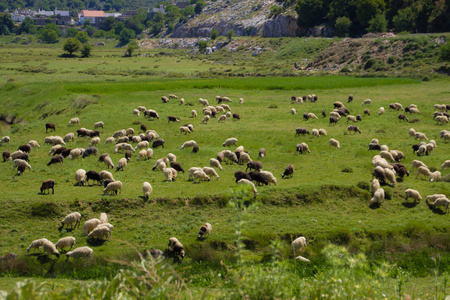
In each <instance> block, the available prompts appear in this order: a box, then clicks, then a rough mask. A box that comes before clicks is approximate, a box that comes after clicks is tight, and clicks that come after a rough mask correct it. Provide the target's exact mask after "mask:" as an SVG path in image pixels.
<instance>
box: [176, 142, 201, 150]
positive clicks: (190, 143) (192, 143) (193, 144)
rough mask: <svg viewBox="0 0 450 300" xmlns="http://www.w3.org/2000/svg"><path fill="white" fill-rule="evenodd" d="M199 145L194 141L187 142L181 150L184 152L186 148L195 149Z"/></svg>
mask: <svg viewBox="0 0 450 300" xmlns="http://www.w3.org/2000/svg"><path fill="white" fill-rule="evenodd" d="M195 145H197V143H196V142H195V141H194V140H190V141H186V142H184V143H183V145H181V147H180V150H183V149H184V148H189V147H194V146H195Z"/></svg>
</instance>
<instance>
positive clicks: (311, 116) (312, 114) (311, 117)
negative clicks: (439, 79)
mask: <svg viewBox="0 0 450 300" xmlns="http://www.w3.org/2000/svg"><path fill="white" fill-rule="evenodd" d="M309 119H318V117H317V116H316V115H315V114H314V113H308V120H309Z"/></svg>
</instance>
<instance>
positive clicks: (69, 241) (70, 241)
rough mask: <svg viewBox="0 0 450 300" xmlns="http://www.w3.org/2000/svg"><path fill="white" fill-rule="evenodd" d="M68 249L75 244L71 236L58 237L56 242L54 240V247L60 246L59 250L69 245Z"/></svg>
mask: <svg viewBox="0 0 450 300" xmlns="http://www.w3.org/2000/svg"><path fill="white" fill-rule="evenodd" d="M69 246H70V249H69V251H70V250H71V249H72V247H73V246H75V247H76V246H77V244H76V242H75V238H74V237H73V236H66V237H64V238H62V239H59V241H58V242H56V244H55V247H56V249H58V248H60V249H61V251H62V250H64V248H66V247H69Z"/></svg>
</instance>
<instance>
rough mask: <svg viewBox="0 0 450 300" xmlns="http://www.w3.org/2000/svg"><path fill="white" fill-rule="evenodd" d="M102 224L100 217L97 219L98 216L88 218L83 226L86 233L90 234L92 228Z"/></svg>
mask: <svg viewBox="0 0 450 300" xmlns="http://www.w3.org/2000/svg"><path fill="white" fill-rule="evenodd" d="M100 224H102V221H100V220H99V219H96V218H93V219H90V220H87V221H86V222H85V223H84V226H83V233H84V235H88V234H89V233H90V232H91V231H92V230H94V229H95V228H96V227H97V226H98V225H100Z"/></svg>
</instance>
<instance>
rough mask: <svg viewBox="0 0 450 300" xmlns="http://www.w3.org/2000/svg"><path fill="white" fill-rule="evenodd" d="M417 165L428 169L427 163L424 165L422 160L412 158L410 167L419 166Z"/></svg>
mask: <svg viewBox="0 0 450 300" xmlns="http://www.w3.org/2000/svg"><path fill="white" fill-rule="evenodd" d="M419 167H425V168H427V169H428V167H427V165H425V164H424V163H423V162H421V161H420V160H413V161H412V167H411V168H412V169H414V168H419Z"/></svg>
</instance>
